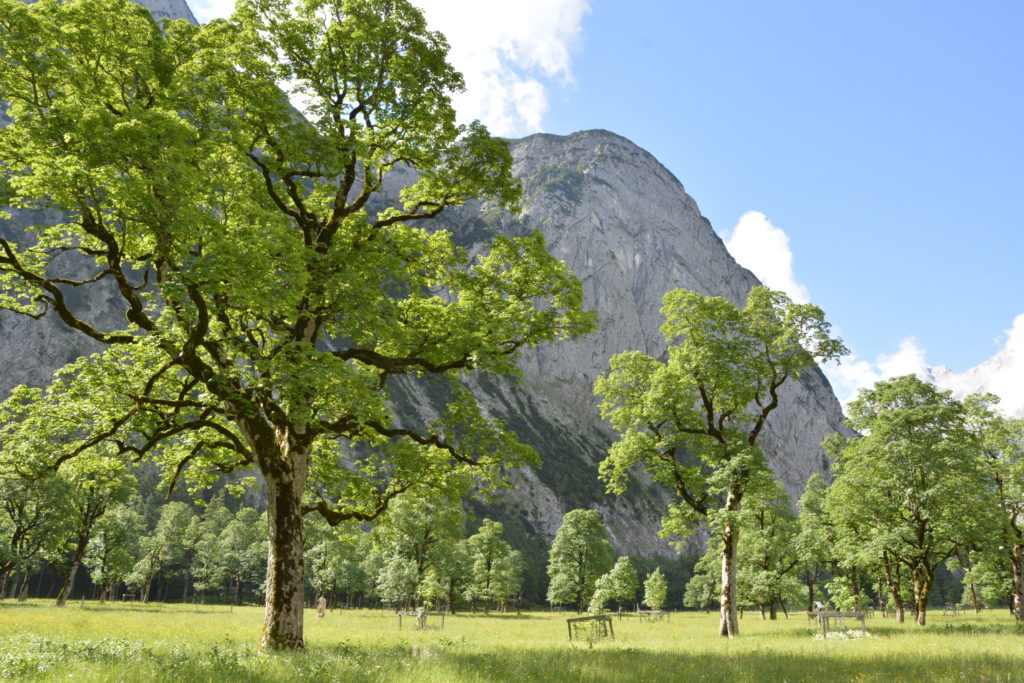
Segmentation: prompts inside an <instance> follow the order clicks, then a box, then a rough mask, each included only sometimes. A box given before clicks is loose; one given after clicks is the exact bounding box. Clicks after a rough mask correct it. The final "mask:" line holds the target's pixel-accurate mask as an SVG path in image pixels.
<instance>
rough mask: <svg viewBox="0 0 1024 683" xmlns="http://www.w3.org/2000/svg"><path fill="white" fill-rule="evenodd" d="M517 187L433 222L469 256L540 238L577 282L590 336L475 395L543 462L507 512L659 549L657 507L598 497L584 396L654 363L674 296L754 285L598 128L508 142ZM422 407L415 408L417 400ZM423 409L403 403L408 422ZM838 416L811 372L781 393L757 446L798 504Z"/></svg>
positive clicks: (529, 358) (651, 164)
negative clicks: (606, 374)
mask: <svg viewBox="0 0 1024 683" xmlns="http://www.w3.org/2000/svg"><path fill="white" fill-rule="evenodd" d="M511 149H512V154H513V157H514V159H515V167H514V168H515V173H516V175H517V176H518V177H519V178H520V179H521V181H522V183H523V189H524V199H523V202H522V211H521V213H520V214H519V215H517V216H510V215H507V214H502V213H499V212H496V211H494V210H486V209H484V210H481V207H479V206H468V207H465V208H464V209H463V210H462V211H461V212H458V213H455V214H454V215H452V216H448V217H446V218H445V219H443V220H442V221H441V222H442V224H444V226H445V227H447V228H448V229H450V230H452V231H453V232H454V233H455V235H456V239H457V240H459V241H460V242H461V243H463V244H464V245H466V246H467V247H469V248H470V249H473V248H474V247H476V246H479V245H480V244H481V243H483V242H484V241H486V240H487V239H488V238H489V237H491V236H493V235H494V234H497V233H499V232H501V233H505V234H510V233H511V234H515V233H521V232H524V231H527V230H532V229H535V228H540V229H541V230H542V231H543V232H544V233H545V235H546V237H547V240H548V245H549V247H550V249H551V251H552V253H553V254H555V255H556V256H557V257H558V258H560V259H562V260H564V261H565V262H566V263H567V264H568V265H569V267H570V268H571V269H572V271H573V272H574V273H576V275H577V276H578V277H579V278H580V279H581V280H582V281H583V285H584V290H585V295H586V299H585V300H586V304H587V306H588V307H590V308H593V309H595V310H596V311H597V313H598V316H599V318H600V320H601V324H600V330H599V332H597V333H596V334H593V335H591V336H590V337H587V338H585V339H581V340H576V341H572V342H564V343H559V344H553V345H548V346H544V347H541V348H537V349H534V350H531V351H530V352H528V353H526V354H524V357H523V359H522V362H521V367H522V369H523V375H524V376H523V379H522V381H521V382H520V383H519V385H518V386H516V385H513V384H512V383H510V382H506V381H502V382H488V383H486V384H481V386H480V387H479V389H480V393H481V394H482V395H483V396H485V399H484V400H485V403H486V404H487V405H488V407H489V408H490V410H491V411H492V412H493V413H495V414H497V415H501V416H502V417H504V418H505V419H506V420H508V421H509V423H510V424H512V425H513V426H515V427H517V429H518V430H519V432H520V435H521V437H522V438H523V439H524V440H525V441H526V442H528V443H530V444H531V445H532V446H534V447H535V448H537V449H538V450H539V451H540V453H541V456H542V459H543V461H544V465H543V466H542V467H541V468H540V469H539V470H538V471H537V472H535V473H534V472H529V473H525V474H522V475H520V477H519V481H518V482H517V487H516V488H515V489H514V490H513V491H512V492H509V493H507V494H504V496H503V499H504V500H506V501H511V502H512V503H513V507H514V508H515V509H516V510H517V511H518V512H519V514H521V515H522V517H523V519H524V521H526V522H527V524H528V525H529V526H530V527H531V528H532V529H534V530H535V531H536V532H538V533H540V534H541V535H544V536H548V537H551V536H553V535H554V533H555V531H556V530H557V527H558V524H559V523H560V521H561V516H562V514H563V513H564V512H566V511H567V510H569V509H572V508H573V507H577V506H588V507H589V506H593V507H597V508H598V509H601V510H602V512H603V513H605V518H606V520H607V522H608V524H609V528H610V532H611V535H612V540H613V543H614V545H615V546H616V547H617V549H619V550H620V551H623V552H630V553H637V554H644V555H651V554H660V553H664V552H668V549H667V546H666V545H665V544H664V542H663V541H661V540H660V539H659V538H657V535H656V532H657V529H658V525H659V519H660V516H661V514H662V512H663V510H664V502H663V499H662V495H661V494H660V492H657V491H654V490H651V489H650V488H649V487H647V486H645V485H644V483H643V482H638V483H637V485H636V487H635V489H634V490H632V491H631V492H630V495H627V496H624V497H622V498H615V497H611V496H607V495H606V494H604V493H603V490H602V486H601V485H600V484H599V482H598V481H597V479H596V468H597V463H599V462H600V461H601V460H602V459H603V458H604V455H605V452H606V449H607V447H608V445H609V444H610V443H611V440H612V437H613V435H612V432H611V430H610V429H609V428H608V427H607V425H604V424H602V422H601V420H600V418H599V415H598V411H597V408H596V405H595V400H594V397H593V394H592V386H593V382H594V380H595V379H596V377H597V376H598V374H600V373H601V372H603V371H604V370H606V369H607V366H608V359H609V358H610V357H611V356H612V355H614V354H616V353H619V352H620V351H624V350H629V349H639V350H641V351H644V352H645V353H648V354H651V355H655V356H657V355H659V354H661V353H663V352H664V342H663V341H662V337H661V334H660V331H659V328H660V326H661V323H662V318H661V314H660V307H661V299H662V296H663V295H664V293H665V292H667V291H668V290H670V289H673V288H675V287H684V288H686V289H690V290H694V291H697V292H701V293H703V294H709V295H716V296H724V297H726V298H728V299H730V300H732V301H734V302H736V303H738V304H742V303H743V302H744V301H745V299H746V294H747V292H748V291H749V289H750V288H751V287H752V286H754V285H756V284H759V283H758V280H757V279H756V278H755V277H754V275H753V274H751V273H750V272H749V271H747V270H745V269H744V268H741V267H740V266H739V265H737V264H736V262H735V261H734V260H733V258H732V257H731V256H730V255H729V253H728V251H727V250H726V248H725V245H724V244H723V243H722V241H721V239H719V237H718V236H717V235H716V234H715V232H714V231H713V230H712V229H711V226H710V224H709V223H708V221H707V220H706V219H705V218H704V217H703V216H701V214H700V211H699V210H698V208H697V204H696V202H694V200H693V198H691V197H690V196H689V195H687V194H686V192H685V190H684V189H683V186H682V185H681V184H680V183H679V181H678V180H677V179H676V178H675V177H674V176H673V175H672V174H671V173H670V172H669V171H668V170H667V169H666V168H665V167H664V166H662V165H661V164H660V163H658V161H657V160H656V159H655V158H654V157H653V156H651V155H650V154H648V153H647V152H645V151H644V150H642V149H640V148H639V147H637V146H636V145H634V144H632V143H631V142H629V141H628V140H626V139H624V138H622V137H620V136H618V135H615V134H613V133H609V132H607V131H585V132H581V133H576V134H574V135H570V136H566V137H559V136H554V135H544V134H541V135H534V136H531V137H529V138H525V139H522V140H517V141H513V142H512V143H511ZM420 398H421V399H422V397H420ZM417 405H423V401H422V400H420V401H416V400H410V401H409V403H408V404H407V405H406V406H405V409H406V410H407V411H408V410H412V411H414V412H415V411H416V409H417V408H416V406H417ZM841 422H842V411H841V408H840V406H839V403H838V401H837V400H836V398H835V396H834V395H833V393H832V389H831V387H830V386H829V384H828V382H827V380H826V379H825V377H824V375H822V374H821V373H820V372H817V371H815V372H812V373H808V374H807V375H806V376H805V377H804V378H803V379H802V380H801V381H800V382H799V383H797V384H793V385H791V386H789V387H787V388H786V391H785V392H784V395H783V401H782V405H781V406H780V408H779V409H778V410H777V411H776V412H775V413H774V414H773V416H772V418H771V420H770V422H769V425H768V429H767V433H766V435H765V437H764V446H765V450H766V452H767V455H768V458H769V461H770V463H771V466H772V468H773V469H774V470H775V472H776V473H777V475H778V476H779V478H780V479H781V480H782V481H783V482H784V483H785V485H786V488H787V490H788V491H789V493H790V495H791V496H792V497H793V499H794V500H795V499H796V498H797V497H799V495H800V494H801V493H802V492H803V487H804V484H805V482H806V480H807V477H808V476H810V474H811V473H813V472H822V471H824V470H825V469H826V468H827V464H826V460H825V456H824V453H823V450H822V448H821V442H822V440H823V439H824V438H825V437H826V436H827V435H828V434H830V433H832V432H834V431H836V430H838V429H841V428H842V426H841Z"/></svg>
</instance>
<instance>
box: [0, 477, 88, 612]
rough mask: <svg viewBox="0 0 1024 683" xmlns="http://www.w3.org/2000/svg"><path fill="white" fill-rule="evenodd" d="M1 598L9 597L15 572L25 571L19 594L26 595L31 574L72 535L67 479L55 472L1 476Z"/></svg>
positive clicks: (65, 544) (60, 549)
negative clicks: (9, 588) (32, 477)
mask: <svg viewBox="0 0 1024 683" xmlns="http://www.w3.org/2000/svg"><path fill="white" fill-rule="evenodd" d="M0 491H2V495H0V532H2V533H3V538H2V546H0V548H2V549H0V561H2V563H0V575H2V576H3V580H2V582H0V591H2V592H0V599H3V598H5V597H7V592H6V590H7V586H8V583H9V581H10V579H11V577H12V576H14V575H15V574H16V573H17V572H18V571H21V572H22V581H21V586H20V587H19V588H18V589H17V591H16V592H17V595H18V597H19V599H20V598H23V597H24V596H25V595H26V591H27V587H28V576H29V574H30V573H31V572H32V571H34V570H35V569H36V568H38V567H39V565H40V564H41V562H42V560H43V558H45V557H47V556H52V555H54V554H56V553H60V552H61V551H63V550H64V549H65V548H66V546H67V543H68V540H69V538H70V531H71V530H70V529H68V527H67V524H66V523H65V519H66V518H68V517H71V516H72V509H71V506H70V504H69V500H68V484H67V481H66V480H64V479H63V478H61V477H58V476H56V475H54V474H49V475H44V476H42V477H39V478H38V479H26V478H24V477H22V476H20V475H18V474H11V475H7V476H0Z"/></svg>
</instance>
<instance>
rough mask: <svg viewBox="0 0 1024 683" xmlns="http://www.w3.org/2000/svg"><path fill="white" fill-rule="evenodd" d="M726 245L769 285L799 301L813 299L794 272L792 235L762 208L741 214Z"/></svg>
mask: <svg viewBox="0 0 1024 683" xmlns="http://www.w3.org/2000/svg"><path fill="white" fill-rule="evenodd" d="M725 246H726V248H727V249H728V250H729V253H730V254H732V256H733V258H734V259H736V262H737V263H739V264H740V265H741V266H743V267H744V268H746V269H747V270H749V271H751V272H752V273H753V274H754V275H756V276H757V278H758V279H759V280H761V282H763V283H764V284H765V285H767V286H768V287H771V288H772V289H778V290H782V291H783V292H785V293H786V294H788V295H789V296H790V298H791V299H793V301H796V302H798V303H808V302H810V300H811V296H810V294H809V293H808V291H807V288H806V287H805V286H803V285H802V284H800V283H799V282H797V279H796V276H795V275H794V274H793V252H792V250H791V249H790V247H789V235H787V234H786V232H785V231H784V230H782V229H781V228H777V227H775V226H774V225H772V223H771V221H769V220H768V217H767V216H765V215H764V214H763V213H761V212H760V211H748V212H746V213H745V214H743V215H742V216H740V220H739V223H737V224H736V227H734V228H733V229H732V230H731V231H730V232H729V233H728V234H727V235H726V240H725Z"/></svg>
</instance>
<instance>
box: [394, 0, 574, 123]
mask: <svg viewBox="0 0 1024 683" xmlns="http://www.w3.org/2000/svg"><path fill="white" fill-rule="evenodd" d="M413 2H414V4H416V5H418V6H420V7H422V8H423V11H424V14H425V15H426V17H427V21H428V22H429V23H430V27H431V28H432V29H435V30H438V31H441V32H442V33H444V34H445V36H446V37H447V38H448V42H449V44H450V45H451V52H450V53H449V60H450V61H451V63H452V65H453V66H454V67H455V68H456V69H458V70H459V71H461V72H462V74H463V76H464V77H465V79H466V92H465V93H463V94H461V95H459V96H458V97H456V98H455V106H456V108H457V109H458V111H459V117H460V118H461V119H462V120H464V121H471V120H473V119H480V120H481V121H483V122H484V123H485V124H486V125H487V127H488V128H489V129H490V130H491V132H492V133H494V134H495V135H502V136H516V135H525V134H529V133H535V132H537V131H539V130H541V126H542V121H543V118H544V114H545V113H546V112H547V110H548V86H549V83H550V82H551V81H555V82H558V83H561V84H568V83H571V82H572V69H571V63H572V56H571V55H572V52H573V50H574V49H575V48H576V47H577V45H578V44H579V40H580V33H581V31H582V25H581V24H582V20H583V15H584V14H586V13H587V11H588V10H589V3H588V0H518V2H505V1H499V0H413Z"/></svg>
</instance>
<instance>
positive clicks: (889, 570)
mask: <svg viewBox="0 0 1024 683" xmlns="http://www.w3.org/2000/svg"><path fill="white" fill-rule="evenodd" d="M883 566H884V567H885V584H886V586H888V588H889V594H890V595H891V596H892V613H893V616H894V617H895V618H896V623H897V624H902V623H903V595H902V593H900V568H899V566H896V567H895V571H893V569H894V568H893V567H892V566H891V565H889V564H884V565H883Z"/></svg>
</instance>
